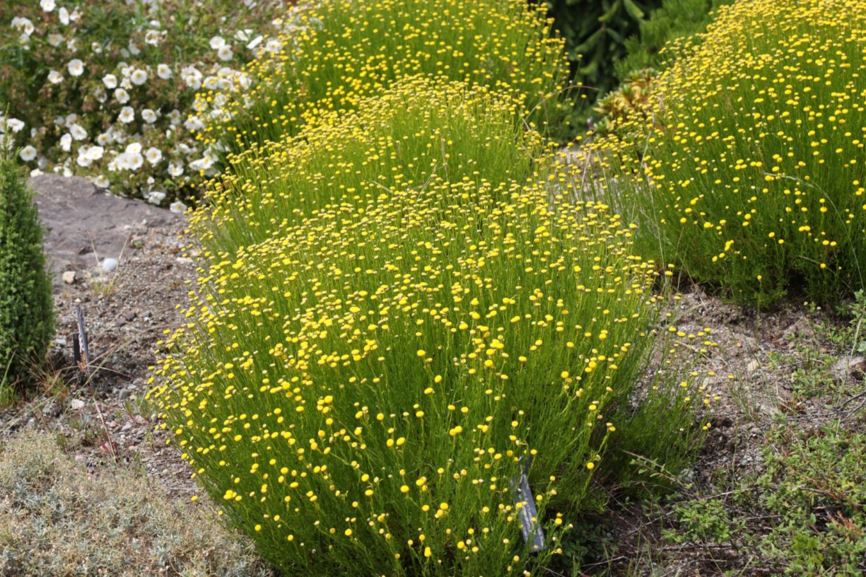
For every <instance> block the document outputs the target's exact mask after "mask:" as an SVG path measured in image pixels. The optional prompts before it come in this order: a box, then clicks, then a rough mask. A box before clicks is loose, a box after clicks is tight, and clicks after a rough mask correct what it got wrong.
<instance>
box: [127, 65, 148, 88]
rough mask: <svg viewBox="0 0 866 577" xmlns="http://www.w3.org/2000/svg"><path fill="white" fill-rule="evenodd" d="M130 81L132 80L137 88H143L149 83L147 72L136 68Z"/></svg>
mask: <svg viewBox="0 0 866 577" xmlns="http://www.w3.org/2000/svg"><path fill="white" fill-rule="evenodd" d="M129 79H130V80H132V83H133V84H135V85H136V86H141V85H142V84H144V83H145V82H147V72H146V71H144V70H141V69H140V68H136V69H135V70H134V71H133V72H132V74H131V75H130V77H129Z"/></svg>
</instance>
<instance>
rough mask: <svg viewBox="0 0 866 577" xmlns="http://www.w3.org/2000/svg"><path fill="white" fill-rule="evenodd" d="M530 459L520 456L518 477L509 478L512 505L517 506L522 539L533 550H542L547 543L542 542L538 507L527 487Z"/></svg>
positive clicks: (542, 530) (530, 490)
mask: <svg viewBox="0 0 866 577" xmlns="http://www.w3.org/2000/svg"><path fill="white" fill-rule="evenodd" d="M531 462H532V461H531V460H526V459H524V458H523V457H521V458H520V461H519V463H520V477H518V478H517V479H511V491H512V492H513V493H514V505H515V507H517V515H518V517H520V532H521V534H522V535H523V540H524V541H525V542H526V543H530V544H531V550H532V551H533V552H538V551H544V549H545V548H546V547H547V545H546V544H545V542H544V529H542V528H541V527H540V526H539V525H538V509H537V508H536V506H535V497H533V496H532V489H530V487H529V475H528V473H529V466H530V464H531Z"/></svg>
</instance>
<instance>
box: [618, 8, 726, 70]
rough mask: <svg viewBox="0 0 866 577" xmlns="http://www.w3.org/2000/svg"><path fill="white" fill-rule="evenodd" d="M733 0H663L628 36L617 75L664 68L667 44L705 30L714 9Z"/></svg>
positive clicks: (619, 61) (666, 59)
mask: <svg viewBox="0 0 866 577" xmlns="http://www.w3.org/2000/svg"><path fill="white" fill-rule="evenodd" d="M732 1H733V0H662V3H661V6H659V7H658V8H656V9H655V10H653V11H652V12H651V13H650V15H649V18H646V19H645V20H642V21H641V22H640V24H639V29H638V33H637V34H635V35H633V36H630V37H628V38H626V40H625V55H624V56H623V57H622V58H621V59H620V60H618V61H617V62H616V75H617V77H618V78H619V79H621V80H623V81H625V80H626V79H627V78H628V76H629V75H630V74H632V73H634V72H637V71H638V70H642V69H645V68H655V69H657V68H663V67H664V63H665V62H669V55H668V54H665V53H664V51H663V48H665V46H669V45H670V44H671V43H672V42H673V41H675V40H677V39H680V38H685V37H688V36H692V35H694V34H697V33H699V32H703V31H704V30H705V29H706V27H707V24H709V23H710V21H711V20H712V16H713V14H714V13H715V12H714V11H715V10H716V9H717V8H718V7H719V6H722V5H726V4H730V3H731V2H732ZM673 52H675V51H673Z"/></svg>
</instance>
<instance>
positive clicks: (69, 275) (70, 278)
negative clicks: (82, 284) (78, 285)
mask: <svg viewBox="0 0 866 577" xmlns="http://www.w3.org/2000/svg"><path fill="white" fill-rule="evenodd" d="M61 276H62V278H63V282H65V283H66V284H72V283H74V282H75V271H74V270H68V271H66V272H64V273H63V275H61Z"/></svg>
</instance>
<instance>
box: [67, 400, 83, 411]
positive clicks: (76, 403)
mask: <svg viewBox="0 0 866 577" xmlns="http://www.w3.org/2000/svg"><path fill="white" fill-rule="evenodd" d="M84 404H85V403H84V401H82V400H81V399H72V400H71V401H69V408H70V409H72V410H73V411H80V410H81V409H83V408H84Z"/></svg>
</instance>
